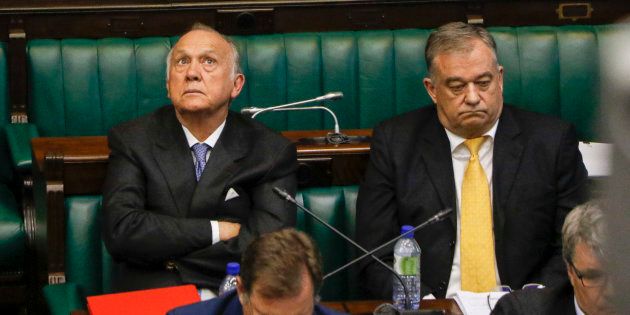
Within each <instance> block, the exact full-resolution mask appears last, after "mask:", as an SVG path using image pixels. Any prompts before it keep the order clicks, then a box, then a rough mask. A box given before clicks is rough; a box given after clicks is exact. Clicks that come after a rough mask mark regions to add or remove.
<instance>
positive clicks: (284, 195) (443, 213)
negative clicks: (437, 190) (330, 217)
mask: <svg viewBox="0 0 630 315" xmlns="http://www.w3.org/2000/svg"><path fill="white" fill-rule="evenodd" d="M273 191H274V192H275V193H276V194H278V195H279V196H280V197H282V198H284V199H286V200H287V201H289V202H291V203H293V204H295V205H296V206H297V207H298V208H300V209H302V210H303V211H304V212H306V213H307V214H309V215H310V216H311V217H313V218H314V219H315V220H317V221H318V222H320V223H322V224H323V225H324V226H326V227H327V228H328V229H330V230H331V231H333V232H334V233H335V234H337V235H339V236H341V237H342V238H343V239H345V240H346V241H348V242H349V243H350V244H352V245H353V246H354V247H356V248H358V249H359V250H361V251H362V252H364V253H365V254H363V255H361V256H360V257H357V258H356V259H354V260H352V261H351V262H349V263H347V264H345V265H343V266H341V267H339V268H337V269H336V270H334V271H332V272H330V273H328V274H326V275H325V276H324V279H326V278H328V277H330V276H332V275H334V274H336V273H338V272H340V271H342V270H344V269H346V268H348V267H349V266H351V265H353V264H355V263H356V262H358V261H360V260H361V259H363V258H365V257H367V256H371V257H372V259H374V261H376V262H378V263H379V264H380V265H381V266H383V267H385V268H386V269H387V270H389V271H390V272H391V273H393V274H394V276H395V277H396V278H397V279H398V281H400V283H401V284H402V286H403V289H404V291H405V306H406V308H407V309H409V308H410V306H411V300H410V296H409V290H408V288H407V286H406V285H405V282H404V281H403V280H402V278H401V277H400V275H399V274H398V273H397V272H396V271H395V270H394V269H392V268H391V267H390V266H389V265H388V264H386V263H384V262H383V261H382V260H380V259H379V258H378V257H376V256H374V253H375V252H377V251H378V250H380V249H382V248H384V247H385V246H387V245H389V244H391V243H393V242H395V241H397V240H398V239H400V238H401V237H404V236H405V235H407V234H409V233H413V232H415V231H417V230H419V229H422V228H423V227H425V226H427V225H429V224H431V223H435V222H438V221H440V220H442V219H444V218H445V217H446V216H447V215H448V214H449V213H451V212H452V209H446V210H443V211H440V212H439V213H438V214H436V215H434V216H433V217H431V218H429V219H428V220H427V221H425V222H423V223H421V224H420V225H418V226H416V227H414V228H413V229H412V230H410V231H408V232H406V233H404V234H401V235H399V236H397V237H395V238H393V239H392V240H389V241H388V242H386V243H384V244H382V245H380V246H378V247H376V248H375V249H372V250H371V251H367V250H366V249H365V248H363V247H362V246H361V245H359V244H357V243H356V242H355V241H353V240H352V239H350V238H349V237H348V236H346V235H345V234H343V233H341V232H340V231H339V230H337V229H336V228H335V227H333V226H332V225H330V224H328V222H326V221H324V220H323V219H321V218H320V217H318V216H317V215H316V214H315V213H313V212H312V211H311V210H309V209H307V208H306V207H304V206H303V205H301V204H299V203H298V202H297V201H296V200H295V199H294V198H293V197H291V195H289V193H287V192H286V191H284V190H282V189H280V188H278V187H274V188H273Z"/></svg>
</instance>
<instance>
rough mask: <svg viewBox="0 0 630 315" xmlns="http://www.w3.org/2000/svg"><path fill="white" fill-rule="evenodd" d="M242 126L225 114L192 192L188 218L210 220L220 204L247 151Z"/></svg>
mask: <svg viewBox="0 0 630 315" xmlns="http://www.w3.org/2000/svg"><path fill="white" fill-rule="evenodd" d="M241 124H242V122H241V121H240V120H239V119H238V117H235V114H234V113H232V112H230V113H229V114H228V117H227V120H226V122H225V127H224V129H223V132H222V133H221V136H220V137H219V140H218V141H217V143H216V145H215V146H214V148H212V152H211V153H210V158H209V159H208V163H206V167H205V169H204V171H203V174H201V178H200V179H199V183H198V184H197V186H196V187H195V189H194V193H193V195H192V201H191V204H190V210H189V213H188V215H189V216H191V217H199V216H202V217H207V216H209V215H210V216H212V215H213V209H216V206H217V205H220V204H221V203H223V200H221V198H222V197H223V192H224V191H225V189H227V188H228V187H227V185H228V183H229V180H230V179H231V178H232V176H233V175H234V172H235V171H236V170H237V169H238V164H237V163H236V161H237V160H239V159H240V158H242V157H244V156H245V155H246V153H247V148H249V145H248V142H249V140H248V139H249V137H247V136H246V135H245V134H244V133H243V130H244V128H242V127H241Z"/></svg>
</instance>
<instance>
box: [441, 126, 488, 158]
mask: <svg viewBox="0 0 630 315" xmlns="http://www.w3.org/2000/svg"><path fill="white" fill-rule="evenodd" d="M498 125H499V120H498V119H497V121H495V122H494V125H492V128H490V130H488V131H486V133H484V134H483V135H484V136H488V137H489V138H490V139H493V140H494V136H495V134H496V133H497V126H498ZM444 131H446V136H447V137H448V142H449V143H450V145H451V153H453V151H455V149H457V147H458V146H460V145H461V144H462V143H464V141H466V138H463V137H460V136H458V135H456V134H454V133H453V132H451V131H450V130H448V129H446V128H444Z"/></svg>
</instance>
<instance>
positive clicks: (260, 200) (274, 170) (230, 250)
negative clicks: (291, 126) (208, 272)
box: [180, 144, 297, 271]
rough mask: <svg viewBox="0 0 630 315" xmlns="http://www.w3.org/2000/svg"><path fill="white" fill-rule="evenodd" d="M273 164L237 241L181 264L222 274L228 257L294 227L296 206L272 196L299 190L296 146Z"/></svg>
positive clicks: (255, 193)
mask: <svg viewBox="0 0 630 315" xmlns="http://www.w3.org/2000/svg"><path fill="white" fill-rule="evenodd" d="M272 161H273V163H272V164H271V167H270V168H269V171H268V172H267V174H266V175H265V176H264V177H263V178H262V179H261V180H259V181H258V182H256V183H254V184H253V185H252V187H251V188H250V191H249V194H250V196H251V200H252V208H251V214H250V216H249V218H248V220H247V222H241V230H240V233H239V235H238V237H236V238H233V239H230V240H227V241H221V242H219V243H216V244H214V245H212V246H206V247H204V248H201V249H199V250H197V251H194V252H191V253H189V254H188V255H186V256H184V257H182V258H181V259H180V263H182V264H185V265H187V266H189V267H192V268H193V269H196V270H204V269H214V270H221V271H223V270H224V268H225V265H224V264H220V265H217V264H216V262H217V261H223V260H224V259H225V255H229V256H232V257H240V253H242V252H243V251H244V250H245V248H246V247H247V245H249V243H250V242H251V241H252V240H253V239H254V238H256V237H257V236H259V235H260V234H263V233H267V232H271V231H275V230H279V229H282V228H285V227H292V226H295V221H296V211H295V206H294V205H293V204H291V203H289V202H287V201H286V200H285V199H283V198H280V197H279V196H277V195H276V194H275V193H274V192H273V188H274V187H279V188H282V189H284V190H286V191H287V192H289V193H290V194H291V195H292V196H295V193H296V190H297V179H296V171H297V157H296V149H295V145H293V144H288V145H286V146H285V147H284V148H283V149H282V150H280V151H278V152H275V156H273V158H272Z"/></svg>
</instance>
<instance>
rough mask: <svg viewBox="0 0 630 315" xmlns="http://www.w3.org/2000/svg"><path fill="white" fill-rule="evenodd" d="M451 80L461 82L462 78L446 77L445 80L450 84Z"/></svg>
mask: <svg viewBox="0 0 630 315" xmlns="http://www.w3.org/2000/svg"><path fill="white" fill-rule="evenodd" d="M453 82H457V83H463V82H464V79H463V78H461V77H449V78H446V80H445V83H446V84H451V83H453Z"/></svg>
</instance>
